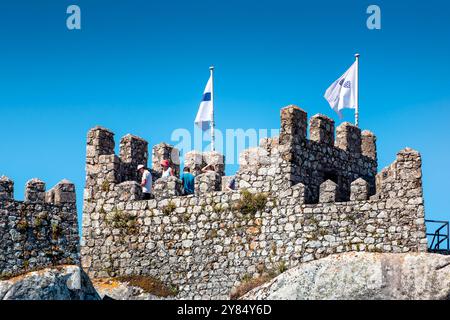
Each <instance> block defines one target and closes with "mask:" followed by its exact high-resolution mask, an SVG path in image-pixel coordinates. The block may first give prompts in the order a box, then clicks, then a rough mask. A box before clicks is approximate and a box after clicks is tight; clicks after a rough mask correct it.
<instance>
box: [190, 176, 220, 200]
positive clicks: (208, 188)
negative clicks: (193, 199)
mask: <svg viewBox="0 0 450 320" xmlns="http://www.w3.org/2000/svg"><path fill="white" fill-rule="evenodd" d="M221 184H222V177H221V176H220V174H219V173H217V172H214V171H210V172H206V173H203V174H200V175H198V176H196V177H195V194H196V195H199V194H203V193H209V192H214V191H220V190H221Z"/></svg>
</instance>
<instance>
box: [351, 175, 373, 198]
mask: <svg viewBox="0 0 450 320" xmlns="http://www.w3.org/2000/svg"><path fill="white" fill-rule="evenodd" d="M368 196H369V184H368V183H367V181H366V180H364V179H362V178H358V179H356V180H355V181H353V182H352V184H351V185H350V200H351V201H355V200H356V201H363V200H367V198H368Z"/></svg>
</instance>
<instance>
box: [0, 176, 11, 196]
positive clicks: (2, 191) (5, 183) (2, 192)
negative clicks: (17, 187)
mask: <svg viewBox="0 0 450 320" xmlns="http://www.w3.org/2000/svg"><path fill="white" fill-rule="evenodd" d="M13 198H14V182H13V181H12V180H11V179H9V178H8V177H5V176H1V177H0V200H10V199H13Z"/></svg>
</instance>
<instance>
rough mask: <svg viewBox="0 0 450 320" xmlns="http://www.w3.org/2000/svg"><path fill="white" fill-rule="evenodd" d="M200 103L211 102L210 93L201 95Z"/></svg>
mask: <svg viewBox="0 0 450 320" xmlns="http://www.w3.org/2000/svg"><path fill="white" fill-rule="evenodd" d="M202 101H211V92H206V93H204V94H203V97H202Z"/></svg>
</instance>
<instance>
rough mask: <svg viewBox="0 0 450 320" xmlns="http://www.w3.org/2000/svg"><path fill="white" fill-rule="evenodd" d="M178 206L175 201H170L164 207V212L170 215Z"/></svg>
mask: <svg viewBox="0 0 450 320" xmlns="http://www.w3.org/2000/svg"><path fill="white" fill-rule="evenodd" d="M176 208H177V206H176V205H175V203H173V201H169V203H168V204H167V205H166V206H165V207H164V208H163V209H162V212H163V213H164V214H166V215H169V214H171V213H172V212H174V211H175V209H176Z"/></svg>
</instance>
